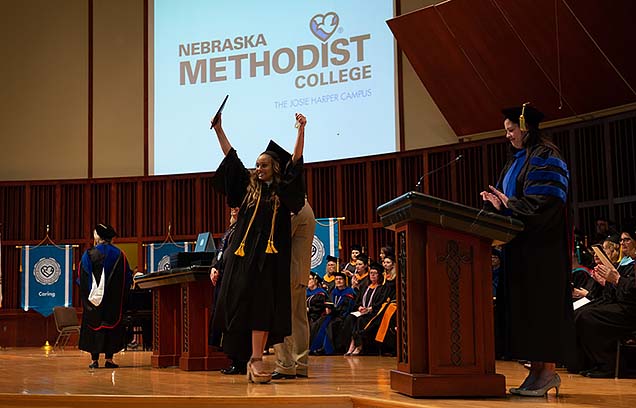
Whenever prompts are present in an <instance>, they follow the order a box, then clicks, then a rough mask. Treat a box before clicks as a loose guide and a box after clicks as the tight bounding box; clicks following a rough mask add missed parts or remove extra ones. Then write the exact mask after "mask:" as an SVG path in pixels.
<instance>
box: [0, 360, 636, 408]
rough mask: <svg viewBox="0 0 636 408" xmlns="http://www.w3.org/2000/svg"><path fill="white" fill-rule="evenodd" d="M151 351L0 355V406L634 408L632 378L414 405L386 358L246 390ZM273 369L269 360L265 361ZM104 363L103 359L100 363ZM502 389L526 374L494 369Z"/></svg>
mask: <svg viewBox="0 0 636 408" xmlns="http://www.w3.org/2000/svg"><path fill="white" fill-rule="evenodd" d="M150 355H151V353H150V352H142V351H127V352H122V353H119V354H117V355H116V356H115V361H116V362H118V363H119V364H120V365H121V367H120V368H119V369H115V370H113V369H105V368H99V369H96V370H91V369H89V368H88V364H89V362H90V361H89V360H90V358H89V355H88V354H86V353H83V352H80V351H78V350H77V349H74V348H70V349H68V348H67V350H66V351H56V352H50V353H48V354H47V353H46V352H44V351H43V350H41V349H38V348H13V349H2V350H0V407H45V408H53V407H73V408H74V407H83V408H85V407H89V406H90V408H97V407H109V408H114V407H128V406H130V407H133V406H134V407H135V408H146V407H148V408H150V407H152V408H164V407H166V408H167V407H169V408H180V407H188V408H191V407H197V408H198V407H226V406H227V407H235V408H240V407H254V406H259V407H260V406H271V407H278V408H280V407H282V406H284V407H286V408H288V407H304V408H309V407H327V406H328V407H330V408H340V407H343V408H345V407H347V408H350V407H360V408H362V407H465V406H471V407H474V408H480V407H508V406H515V407H537V406H552V405H558V406H561V407H581V408H583V407H585V408H589V407H601V406H604V407H636V379H618V380H614V379H607V380H606V379H588V378H584V377H581V376H578V375H569V374H567V373H566V372H561V377H562V380H563V385H562V387H561V393H560V394H559V396H558V397H556V396H555V394H554V391H551V392H550V395H549V396H548V397H547V398H528V397H515V396H508V397H506V398H469V399H442V398H439V399H414V398H410V397H407V396H404V395H401V394H398V393H396V392H393V391H391V388H390V383H389V370H391V369H394V368H395V359H394V358H389V357H372V356H364V357H342V356H331V357H312V358H311V368H310V370H311V371H310V378H308V379H296V380H280V381H273V382H272V383H270V384H248V383H247V382H246V380H245V377H244V376H225V375H222V374H221V373H219V372H202V371H190V372H186V371H181V370H179V369H177V368H164V369H153V368H151V367H150ZM266 359H267V361H268V362H269V363H270V364H273V356H266ZM100 363H102V364H103V360H102V361H100ZM497 371H498V372H499V373H502V374H504V375H505V376H506V381H507V386H508V387H510V386H515V385H518V384H519V383H520V382H521V380H522V379H523V377H524V376H525V373H526V370H525V369H524V368H523V367H522V366H521V365H520V364H518V363H516V362H503V361H502V362H498V363H497Z"/></svg>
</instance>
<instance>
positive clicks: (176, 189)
mask: <svg viewBox="0 0 636 408" xmlns="http://www.w3.org/2000/svg"><path fill="white" fill-rule="evenodd" d="M169 184H170V185H171V186H172V200H171V201H172V205H171V208H170V219H169V220H168V222H169V223H170V224H171V225H172V234H173V235H175V236H183V235H196V234H197V233H198V231H197V228H196V225H195V214H196V212H197V205H196V204H197V203H196V201H195V195H196V194H195V189H194V178H193V177H188V178H176V179H172V180H170V183H169ZM166 227H167V226H166ZM166 232H167V229H166Z"/></svg>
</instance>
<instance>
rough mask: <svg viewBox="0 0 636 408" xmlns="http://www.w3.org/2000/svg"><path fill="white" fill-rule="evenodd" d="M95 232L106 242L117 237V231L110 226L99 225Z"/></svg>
mask: <svg viewBox="0 0 636 408" xmlns="http://www.w3.org/2000/svg"><path fill="white" fill-rule="evenodd" d="M95 232H97V235H99V237H100V238H101V239H104V240H111V239H113V238H114V237H116V236H117V232H115V229H114V228H113V227H112V226H110V225H108V224H97V225H96V226H95Z"/></svg>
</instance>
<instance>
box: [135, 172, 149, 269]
mask: <svg viewBox="0 0 636 408" xmlns="http://www.w3.org/2000/svg"><path fill="white" fill-rule="evenodd" d="M146 170H147V168H146ZM135 188H136V190H137V201H136V203H135V207H134V211H135V218H136V219H137V222H136V223H135V225H136V226H137V229H136V230H135V236H136V237H137V259H138V262H137V267H138V269H139V271H140V272H142V273H146V258H145V253H146V251H145V248H144V246H143V243H144V242H143V231H144V207H143V201H144V200H143V196H144V182H143V180H142V179H137V182H136V185H135Z"/></svg>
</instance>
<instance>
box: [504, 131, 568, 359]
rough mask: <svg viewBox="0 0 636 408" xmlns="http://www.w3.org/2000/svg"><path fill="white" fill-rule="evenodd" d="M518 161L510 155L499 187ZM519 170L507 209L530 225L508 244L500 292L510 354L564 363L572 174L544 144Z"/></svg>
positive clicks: (530, 150)
mask: <svg viewBox="0 0 636 408" xmlns="http://www.w3.org/2000/svg"><path fill="white" fill-rule="evenodd" d="M517 156H519V155H517ZM517 159H519V157H513V158H511V159H510V160H509V161H508V163H507V164H506V166H505V167H504V169H503V170H502V173H501V176H500V178H499V182H498V188H500V189H502V190H504V189H505V186H503V185H502V184H503V181H504V179H505V178H506V177H505V176H506V174H507V173H508V170H509V169H510V168H511V167H514V162H515V160H517ZM517 172H518V173H517ZM517 172H515V173H517V176H516V177H515V178H514V182H515V184H516V185H514V189H513V190H514V195H511V196H509V201H508V209H504V211H503V212H504V213H507V214H509V215H511V216H513V217H515V218H517V219H519V220H521V221H522V222H523V223H524V225H525V228H524V230H523V231H522V232H521V233H519V234H518V235H517V236H516V237H515V238H514V239H513V240H511V241H510V242H509V243H507V244H506V245H505V246H504V252H503V266H504V268H503V276H502V277H503V279H502V277H500V280H499V289H498V293H497V309H498V312H503V313H502V314H500V316H502V315H503V316H504V323H503V325H504V333H501V335H503V336H505V339H506V340H507V341H506V343H507V347H506V349H507V351H508V353H505V354H507V355H508V356H509V357H511V358H514V359H524V360H531V361H544V362H564V361H566V359H567V355H566V354H567V353H568V352H569V351H568V350H567V349H566V347H567V345H571V344H573V343H572V341H573V340H572V336H573V321H572V314H573V309H572V300H571V291H572V287H571V283H570V278H571V276H570V275H571V273H570V271H571V260H570V245H569V242H570V238H569V237H570V230H569V228H570V226H569V222H568V219H569V213H568V209H567V194H568V184H569V172H568V169H567V166H566V164H565V162H564V161H563V159H562V158H561V156H560V155H559V153H558V151H557V150H556V149H554V148H553V147H552V146H549V145H545V144H538V145H535V146H533V147H529V148H528V149H527V152H526V155H525V157H523V165H521V166H520V168H518V169H517ZM570 340H572V341H570Z"/></svg>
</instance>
